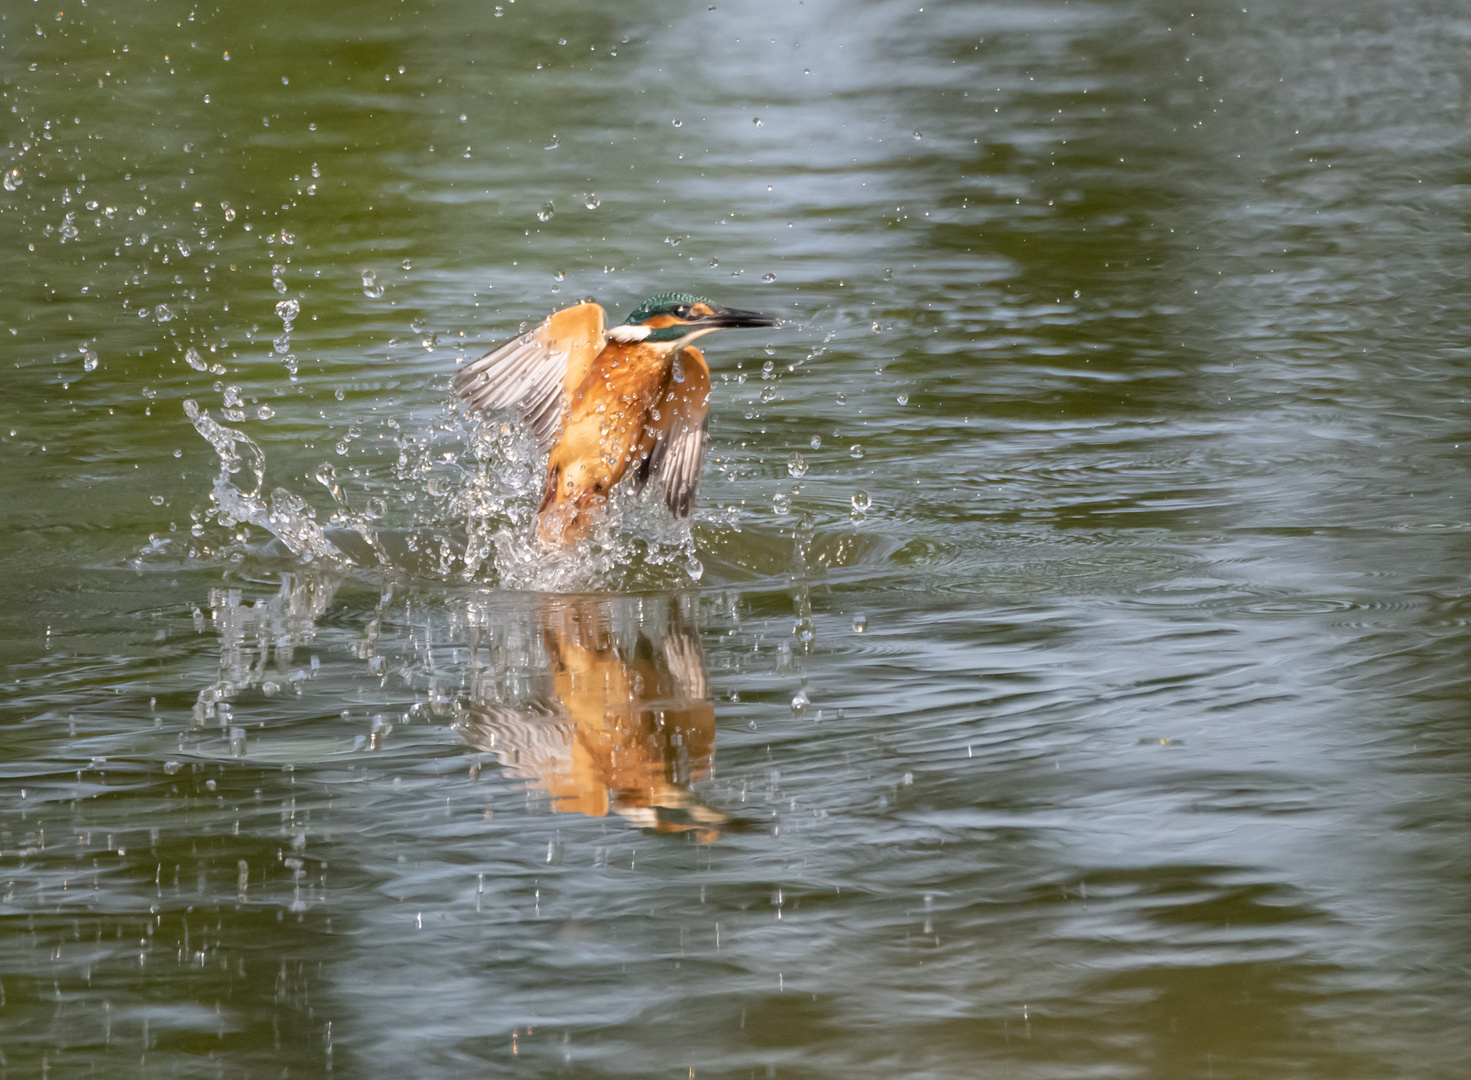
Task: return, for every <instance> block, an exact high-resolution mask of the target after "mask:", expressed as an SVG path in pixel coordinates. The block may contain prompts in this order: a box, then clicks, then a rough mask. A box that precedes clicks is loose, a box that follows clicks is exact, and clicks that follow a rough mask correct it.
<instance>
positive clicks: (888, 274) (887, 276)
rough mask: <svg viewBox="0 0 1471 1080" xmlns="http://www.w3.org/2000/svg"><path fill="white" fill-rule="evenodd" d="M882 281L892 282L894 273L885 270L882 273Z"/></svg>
mask: <svg viewBox="0 0 1471 1080" xmlns="http://www.w3.org/2000/svg"><path fill="white" fill-rule="evenodd" d="M884 280H885V281H893V280H894V271H892V270H885V271H884Z"/></svg>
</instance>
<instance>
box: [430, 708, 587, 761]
mask: <svg viewBox="0 0 1471 1080" xmlns="http://www.w3.org/2000/svg"><path fill="white" fill-rule="evenodd" d="M455 726H456V728H458V730H459V732H460V734H461V735H462V736H463V737H464V740H465V741H466V742H467V743H469V744H470V745H471V746H473V747H475V749H477V750H483V751H485V752H487V753H491V754H494V755H495V756H496V757H497V758H498V759H499V760H500V763H501V765H502V766H504V767H505V769H506V771H507V773H508V774H509V775H511V776H517V777H531V778H536V777H540V776H543V775H546V774H549V773H551V772H555V771H557V770H559V769H565V768H566V767H567V761H568V760H569V759H570V758H571V756H572V749H571V747H572V739H573V736H574V734H575V731H576V727H575V725H574V724H572V723H571V722H569V721H568V719H567V716H566V714H565V713H563V712H562V711H561V710H560V709H558V708H557V707H556V706H554V705H552V704H551V703H549V702H546V701H531V702H528V703H526V704H525V705H521V706H511V705H500V704H495V703H493V702H485V703H477V704H474V705H471V706H469V707H468V708H466V709H465V711H464V712H463V713H462V714H461V715H460V718H459V721H458V722H457V723H456V725H455Z"/></svg>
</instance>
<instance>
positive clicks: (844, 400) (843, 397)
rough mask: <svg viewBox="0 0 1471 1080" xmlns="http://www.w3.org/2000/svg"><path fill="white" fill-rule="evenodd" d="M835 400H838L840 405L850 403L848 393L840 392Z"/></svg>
mask: <svg viewBox="0 0 1471 1080" xmlns="http://www.w3.org/2000/svg"><path fill="white" fill-rule="evenodd" d="M835 400H836V401H837V403H838V404H839V405H846V404H848V395H847V394H839V395H838V396H837V398H836V399H835Z"/></svg>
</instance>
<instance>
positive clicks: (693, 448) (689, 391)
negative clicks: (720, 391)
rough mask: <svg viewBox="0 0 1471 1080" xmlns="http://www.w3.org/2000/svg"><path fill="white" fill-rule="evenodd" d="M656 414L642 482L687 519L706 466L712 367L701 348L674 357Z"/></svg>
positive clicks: (675, 514) (676, 512) (679, 515)
mask: <svg viewBox="0 0 1471 1080" xmlns="http://www.w3.org/2000/svg"><path fill="white" fill-rule="evenodd" d="M656 408H657V410H658V412H659V414H660V418H659V427H660V428H661V429H662V430H658V431H657V433H656V435H655V439H656V441H655V443H654V448H653V450H651V451H650V452H649V460H648V462H647V465H646V468H645V470H643V471H641V472H640V474H639V479H640V480H643V479H646V478H647V477H649V476H652V477H653V478H654V479H656V480H658V481H659V486H660V487H661V488H663V489H664V501H665V502H666V503H668V504H669V509H670V510H671V511H673V512H674V516H675V517H689V515H690V508H691V507H692V506H694V503H695V492H696V491H698V490H699V487H700V473H701V472H702V471H704V468H705V427H706V419H707V416H708V414H709V411H710V368H709V366H708V365H707V364H706V363H705V358H704V357H703V356H701V355H700V350H699V349H696V348H694V347H692V346H691V347H689V348H686V349H685V350H684V351H683V352H681V353H680V354H679V356H677V357H676V358H675V360H674V378H673V379H672V380H671V381H670V383H669V389H668V390H667V391H666V392H665V394H664V397H663V398H661V399H660V400H659V404H658V405H657V406H656Z"/></svg>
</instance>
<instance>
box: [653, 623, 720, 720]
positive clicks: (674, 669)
mask: <svg viewBox="0 0 1471 1080" xmlns="http://www.w3.org/2000/svg"><path fill="white" fill-rule="evenodd" d="M661 651H662V652H663V653H664V662H665V663H666V664H667V665H668V667H669V681H670V687H669V689H670V691H671V692H670V694H669V697H671V698H672V699H674V700H676V701H680V702H702V701H709V700H710V676H709V674H708V673H707V671H706V668H705V652H704V650H703V649H702V648H700V639H699V637H698V635H696V634H694V633H691V632H690V631H689V630H686V629H685V628H684V627H674V626H671V627H670V630H669V633H668V635H667V636H666V637H665V638H664V641H663V643H662V649H661Z"/></svg>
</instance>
